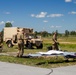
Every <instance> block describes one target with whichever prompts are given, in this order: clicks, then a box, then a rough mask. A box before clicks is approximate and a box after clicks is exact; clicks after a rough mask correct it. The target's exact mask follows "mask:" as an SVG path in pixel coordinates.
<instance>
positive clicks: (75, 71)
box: [0, 62, 76, 75]
mask: <svg viewBox="0 0 76 75" xmlns="http://www.w3.org/2000/svg"><path fill="white" fill-rule="evenodd" d="M0 75H76V65H74V66H67V67H59V68H52V69H46V68H39V67H32V66H26V65H21V64H14V63H8V62H0Z"/></svg>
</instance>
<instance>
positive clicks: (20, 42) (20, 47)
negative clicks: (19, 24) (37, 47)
mask: <svg viewBox="0 0 76 75" xmlns="http://www.w3.org/2000/svg"><path fill="white" fill-rule="evenodd" d="M17 41H18V50H19V51H18V54H17V57H22V55H23V53H24V34H23V33H18V34H17Z"/></svg>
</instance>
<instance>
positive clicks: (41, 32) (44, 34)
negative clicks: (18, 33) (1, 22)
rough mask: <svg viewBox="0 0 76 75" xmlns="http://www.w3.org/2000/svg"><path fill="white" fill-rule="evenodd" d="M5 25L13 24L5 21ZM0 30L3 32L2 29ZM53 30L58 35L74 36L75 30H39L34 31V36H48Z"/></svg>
mask: <svg viewBox="0 0 76 75" xmlns="http://www.w3.org/2000/svg"><path fill="white" fill-rule="evenodd" d="M5 27H13V25H12V24H11V23H10V22H7V23H5ZM1 32H2V34H3V30H2V31H1ZM54 32H57V34H58V36H66V37H68V36H76V31H68V30H65V32H64V33H59V32H58V30H56V31H53V32H51V33H49V32H47V31H40V32H38V31H35V36H36V35H40V36H42V37H48V36H52V35H53V33H54Z"/></svg>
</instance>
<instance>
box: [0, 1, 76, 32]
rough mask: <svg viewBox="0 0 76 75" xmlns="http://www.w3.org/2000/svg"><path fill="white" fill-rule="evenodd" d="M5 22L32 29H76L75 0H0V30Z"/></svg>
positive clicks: (51, 30)
mask: <svg viewBox="0 0 76 75" xmlns="http://www.w3.org/2000/svg"><path fill="white" fill-rule="evenodd" d="M6 22H11V23H12V25H13V26H14V27H26V28H33V29H34V31H44V30H45V31H48V32H53V31H56V30H58V32H60V33H63V32H65V30H69V31H72V30H76V0H0V31H1V30H2V29H3V28H4V26H5V23H6Z"/></svg>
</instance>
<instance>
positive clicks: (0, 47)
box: [0, 33, 3, 52]
mask: <svg viewBox="0 0 76 75" xmlns="http://www.w3.org/2000/svg"><path fill="white" fill-rule="evenodd" d="M2 49H3V39H2V35H1V33H0V52H2Z"/></svg>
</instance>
